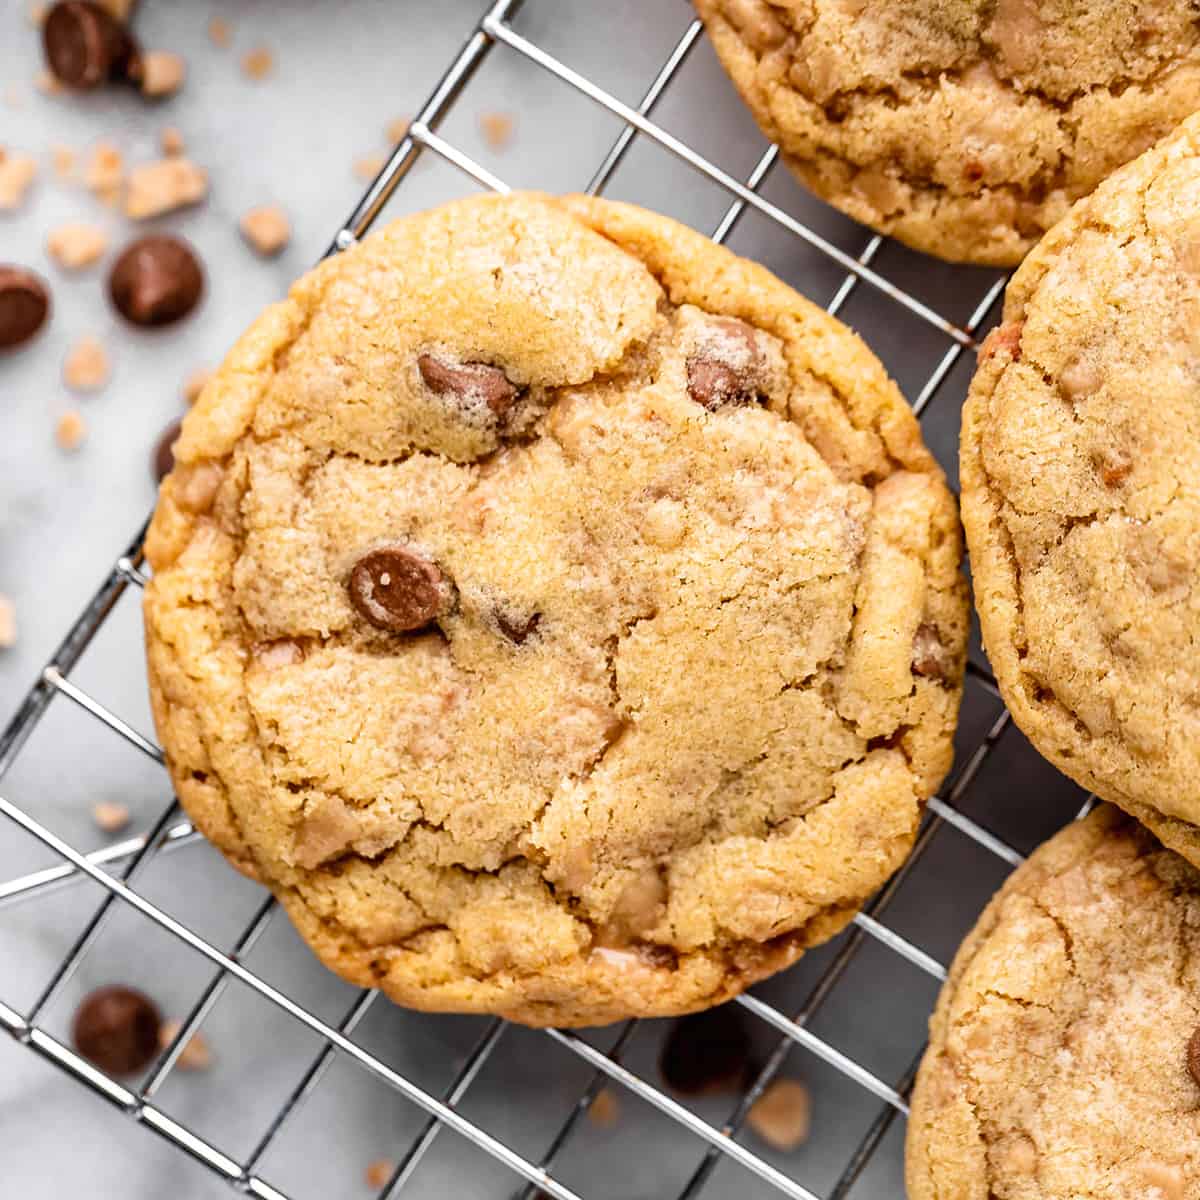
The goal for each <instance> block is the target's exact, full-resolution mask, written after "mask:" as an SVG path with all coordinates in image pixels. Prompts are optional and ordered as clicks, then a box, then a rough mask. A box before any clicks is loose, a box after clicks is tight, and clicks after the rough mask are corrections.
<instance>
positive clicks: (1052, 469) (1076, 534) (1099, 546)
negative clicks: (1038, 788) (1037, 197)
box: [961, 118, 1200, 863]
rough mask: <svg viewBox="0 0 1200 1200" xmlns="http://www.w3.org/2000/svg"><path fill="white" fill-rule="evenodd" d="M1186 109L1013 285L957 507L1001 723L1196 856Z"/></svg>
mask: <svg viewBox="0 0 1200 1200" xmlns="http://www.w3.org/2000/svg"><path fill="white" fill-rule="evenodd" d="M1198 138H1200V118H1190V119H1189V120H1188V121H1187V122H1185V123H1184V125H1183V126H1182V127H1181V129H1180V130H1179V131H1178V132H1177V133H1176V134H1175V135H1174V136H1172V137H1171V138H1169V139H1168V140H1167V141H1165V142H1164V143H1162V144H1161V145H1159V146H1157V147H1155V148H1154V149H1153V150H1151V151H1149V152H1147V153H1146V154H1145V155H1143V156H1142V157H1141V158H1139V159H1138V160H1137V161H1136V162H1134V163H1132V164H1130V165H1129V166H1127V167H1125V168H1124V169H1123V170H1121V171H1120V172H1118V173H1117V174H1116V175H1114V176H1113V178H1112V179H1111V180H1109V181H1108V182H1107V183H1105V184H1103V185H1102V186H1101V187H1100V188H1099V190H1098V191H1097V192H1096V193H1095V195H1094V196H1092V197H1091V198H1090V199H1087V200H1084V201H1082V202H1080V204H1079V205H1078V206H1077V207H1076V208H1075V209H1074V210H1073V211H1072V212H1071V214H1070V216H1069V217H1068V218H1067V219H1066V220H1065V221H1064V222H1063V223H1062V224H1061V225H1059V226H1058V227H1057V228H1056V229H1055V230H1053V231H1052V232H1051V233H1050V234H1049V235H1048V236H1047V237H1046V239H1045V241H1043V242H1042V244H1041V245H1040V246H1039V247H1038V248H1037V249H1036V250H1034V252H1033V253H1032V254H1031V255H1030V256H1029V258H1028V259H1027V260H1026V261H1025V264H1024V266H1022V268H1021V269H1020V271H1018V272H1017V274H1016V276H1015V277H1014V278H1013V281H1012V283H1011V284H1010V285H1009V289H1008V295H1007V298H1006V300H1005V306H1004V324H1003V325H1002V326H1000V328H998V329H997V330H995V331H993V332H992V334H990V335H989V337H988V339H987V341H986V343H985V345H984V348H983V352H982V356H981V362H980V365H979V370H978V373H977V375H976V377H975V380H974V382H973V383H972V385H971V390H970V395H969V397H968V400H967V403H966V406H965V408H964V410H963V430H962V442H961V477H962V492H963V495H962V506H963V519H964V522H965V524H966V528H967V539H968V544H969V546H970V551H971V568H972V573H973V576H974V581H975V600H976V606H977V608H978V610H979V617H980V622H981V625H982V628H983V638H984V643H985V645H986V647H987V652H988V657H989V658H990V659H991V661H992V665H993V667H994V668H995V672H996V677H997V679H998V680H999V683H1000V688H1001V690H1002V691H1003V693H1004V698H1005V700H1006V702H1007V703H1008V706H1009V708H1010V709H1011V710H1012V714H1013V717H1014V718H1015V720H1016V722H1017V724H1018V725H1020V727H1021V728H1022V729H1023V730H1024V732H1025V733H1026V734H1027V735H1028V737H1029V738H1030V739H1031V740H1032V741H1033V742H1034V744H1035V745H1036V746H1037V747H1038V748H1039V749H1040V750H1041V751H1042V753H1043V754H1045V755H1046V756H1047V757H1048V758H1050V759H1051V760H1052V761H1053V762H1054V763H1056V764H1057V765H1058V766H1059V767H1060V768H1061V769H1062V770H1063V771H1065V772H1066V773H1067V774H1068V775H1070V776H1072V777H1073V778H1074V779H1076V780H1077V781H1078V782H1079V783H1081V784H1082V785H1083V786H1084V787H1087V788H1091V789H1092V790H1094V791H1096V792H1098V793H1099V794H1100V795H1101V796H1103V797H1104V798H1105V799H1106V800H1111V801H1113V802H1115V803H1117V804H1119V805H1121V806H1122V807H1123V808H1126V809H1127V810H1128V811H1130V812H1132V813H1133V814H1134V815H1135V816H1138V817H1140V818H1141V819H1142V820H1144V821H1145V822H1146V823H1147V824H1149V825H1150V826H1151V827H1152V828H1153V829H1154V830H1155V831H1156V832H1157V833H1158V834H1159V836H1160V837H1161V838H1162V839H1163V840H1164V841H1165V842H1166V843H1167V844H1168V845H1170V846H1172V848H1174V849H1176V850H1178V851H1179V852H1180V853H1183V854H1185V855H1187V856H1188V857H1189V858H1190V859H1191V860H1192V861H1193V862H1196V863H1200V830H1198V829H1197V826H1198V825H1200V790H1197V787H1196V780H1197V778H1200V656H1198V655H1197V653H1196V645H1197V641H1198V639H1200V587H1197V584H1196V580H1197V570H1198V569H1200V338H1198V337H1197V329H1198V328H1200V325H1198V324H1197V322H1198V319H1200V252H1198V246H1200V156H1198V154H1197V145H1198V143H1197V139H1198Z"/></svg>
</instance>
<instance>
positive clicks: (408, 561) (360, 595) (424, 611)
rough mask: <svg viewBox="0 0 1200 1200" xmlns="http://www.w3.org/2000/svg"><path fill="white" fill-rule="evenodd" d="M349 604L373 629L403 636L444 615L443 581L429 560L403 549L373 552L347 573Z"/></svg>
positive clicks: (397, 547) (400, 547)
mask: <svg viewBox="0 0 1200 1200" xmlns="http://www.w3.org/2000/svg"><path fill="white" fill-rule="evenodd" d="M349 588H350V602H351V603H352V604H353V605H354V607H355V608H356V609H357V610H358V613H359V615H360V616H361V617H363V619H364V620H366V621H369V622H370V623H371V624H372V625H374V626H375V628H376V629H386V630H387V631H388V632H389V633H406V632H408V631H410V630H413V629H420V628H421V627H422V626H423V625H428V624H429V623H430V621H432V620H434V618H436V617H437V615H438V614H439V613H440V612H442V611H443V609H444V608H445V603H446V581H445V578H444V577H443V575H442V573H441V571H439V570H438V569H437V567H435V566H434V565H433V563H431V562H430V561H429V560H428V559H425V558H422V557H421V556H420V555H419V554H416V553H414V552H413V551H412V550H410V549H408V547H406V546H385V547H383V548H382V549H379V550H372V551H371V552H370V554H366V555H364V556H363V557H362V558H360V559H359V560H358V562H356V563H355V564H354V569H353V570H352V571H351V572H350V582H349Z"/></svg>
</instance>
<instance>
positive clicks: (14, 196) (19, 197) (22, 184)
mask: <svg viewBox="0 0 1200 1200" xmlns="http://www.w3.org/2000/svg"><path fill="white" fill-rule="evenodd" d="M36 176H37V163H36V162H35V161H34V160H33V159H32V158H31V157H30V156H29V155H28V154H0V209H4V210H6V211H11V210H12V209H16V208H20V207H21V205H22V204H24V203H25V193H26V192H27V191H29V187H30V185H31V184H32V183H33V181H34V178H35V177H36Z"/></svg>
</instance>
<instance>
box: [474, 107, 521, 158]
mask: <svg viewBox="0 0 1200 1200" xmlns="http://www.w3.org/2000/svg"><path fill="white" fill-rule="evenodd" d="M515 129H516V121H515V120H514V119H513V116H512V114H511V113H506V112H483V113H480V114H479V131H480V132H481V133H482V134H483V140H484V141H485V142H487V144H488V145H489V146H490V147H491V148H492V149H493V150H503V149H504V147H505V146H507V145H508V144H509V143H510V142H511V141H512V138H513V132H514V130H515Z"/></svg>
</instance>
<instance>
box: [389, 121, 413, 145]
mask: <svg viewBox="0 0 1200 1200" xmlns="http://www.w3.org/2000/svg"><path fill="white" fill-rule="evenodd" d="M411 124H412V120H411V119H410V118H408V117H393V118H392V120H390V121H389V122H388V123H387V128H386V129H385V130H384V132H385V133H386V134H387V140H388V141H389V142H392V143H393V144H395V143H396V142H402V141H404V138H405V136H406V135H407V133H408V127H409V126H410V125H411Z"/></svg>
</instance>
